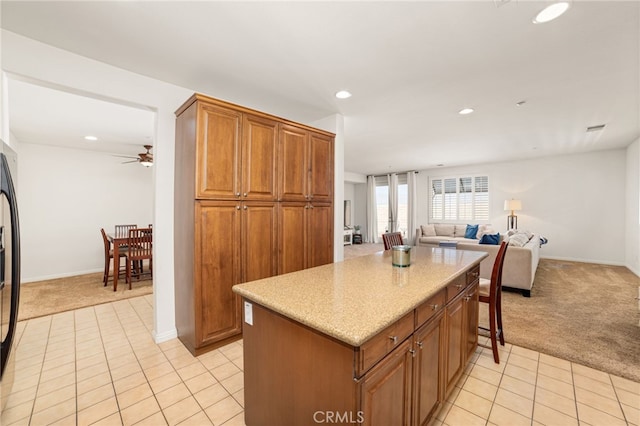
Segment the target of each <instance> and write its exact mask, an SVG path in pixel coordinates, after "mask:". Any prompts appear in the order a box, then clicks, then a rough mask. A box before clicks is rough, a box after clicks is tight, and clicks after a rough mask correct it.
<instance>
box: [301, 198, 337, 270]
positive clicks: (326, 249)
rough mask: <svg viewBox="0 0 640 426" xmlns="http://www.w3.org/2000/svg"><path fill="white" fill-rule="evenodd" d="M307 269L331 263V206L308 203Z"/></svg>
mask: <svg viewBox="0 0 640 426" xmlns="http://www.w3.org/2000/svg"><path fill="white" fill-rule="evenodd" d="M307 216H308V224H307V250H308V256H309V257H308V262H307V266H306V267H307V268H313V267H314V266H320V265H326V264H328V263H333V205H331V204H315V203H309V208H308V209H307Z"/></svg>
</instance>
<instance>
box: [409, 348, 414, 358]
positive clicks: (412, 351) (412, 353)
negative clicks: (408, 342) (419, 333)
mask: <svg viewBox="0 0 640 426" xmlns="http://www.w3.org/2000/svg"><path fill="white" fill-rule="evenodd" d="M409 353H410V354H411V356H412V357H414V356H416V351H414V350H413V349H409Z"/></svg>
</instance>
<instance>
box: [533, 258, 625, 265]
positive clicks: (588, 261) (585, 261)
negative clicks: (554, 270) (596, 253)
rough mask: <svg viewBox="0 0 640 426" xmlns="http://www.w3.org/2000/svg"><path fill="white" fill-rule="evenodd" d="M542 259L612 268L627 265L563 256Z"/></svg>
mask: <svg viewBox="0 0 640 426" xmlns="http://www.w3.org/2000/svg"><path fill="white" fill-rule="evenodd" d="M540 259H549V260H561V261H566V262H580V263H595V264H597V265H611V266H624V267H627V265H626V264H625V263H624V262H612V261H608V260H596V259H579V258H574V257H561V256H540Z"/></svg>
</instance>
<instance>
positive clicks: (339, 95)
mask: <svg viewBox="0 0 640 426" xmlns="http://www.w3.org/2000/svg"><path fill="white" fill-rule="evenodd" d="M350 97H351V93H350V92H348V91H346V90H341V91H339V92H337V93H336V98H338V99H347V98H350Z"/></svg>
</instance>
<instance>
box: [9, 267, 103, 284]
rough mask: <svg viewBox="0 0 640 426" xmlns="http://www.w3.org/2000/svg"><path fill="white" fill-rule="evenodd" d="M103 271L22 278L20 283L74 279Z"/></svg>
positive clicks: (91, 270) (92, 270)
mask: <svg viewBox="0 0 640 426" xmlns="http://www.w3.org/2000/svg"><path fill="white" fill-rule="evenodd" d="M103 271H104V269H102V268H99V269H90V270H87V271H75V272H65V273H63V274H52V275H42V276H39V277H30V278H22V280H21V281H20V282H21V283H22V284H25V283H33V282H36V281H45V280H55V279H57V278H68V277H75V276H77V275H86V274H95V273H96V272H103Z"/></svg>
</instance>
